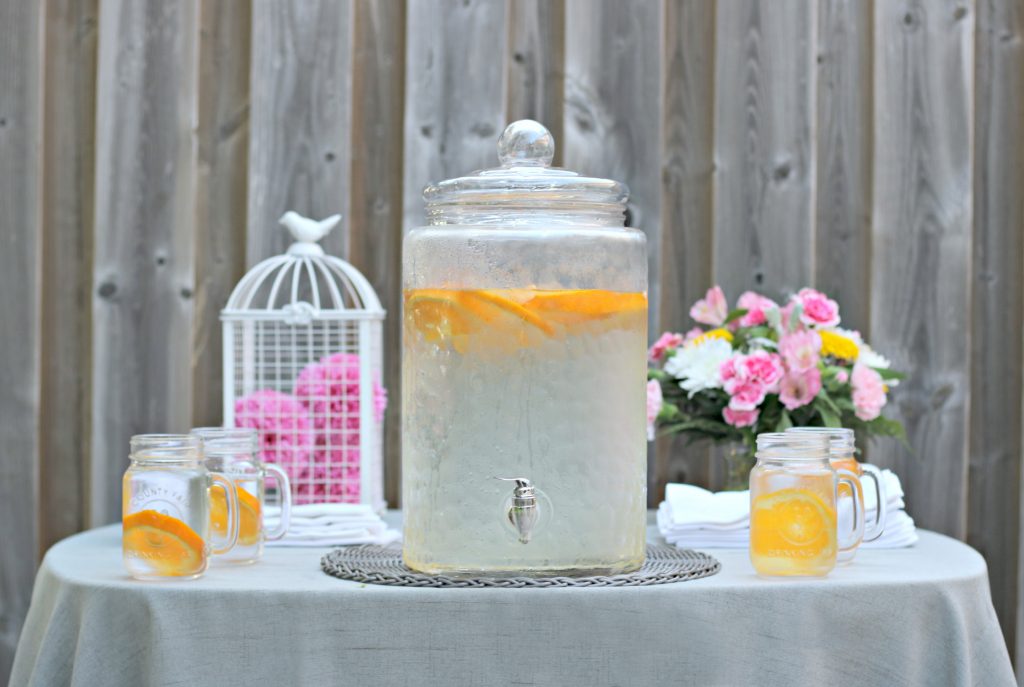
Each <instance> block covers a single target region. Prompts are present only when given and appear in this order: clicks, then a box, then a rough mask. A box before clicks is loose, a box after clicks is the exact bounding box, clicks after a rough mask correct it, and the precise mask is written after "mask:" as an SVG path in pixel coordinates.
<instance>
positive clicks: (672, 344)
mask: <svg viewBox="0 0 1024 687" xmlns="http://www.w3.org/2000/svg"><path fill="white" fill-rule="evenodd" d="M685 340H686V339H685V337H684V336H683V335H682V334H673V333H672V332H665V333H664V334H662V335H661V336H659V337H658V340H657V341H655V342H654V345H653V346H651V350H649V351H647V357H648V358H649V359H650V361H651V362H653V363H660V362H661V361H662V360H663V359H664V358H665V353H667V352H668V351H669V350H671V349H673V348H679V347H680V346H682V345H683V342H684V341H685Z"/></svg>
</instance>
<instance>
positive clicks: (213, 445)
mask: <svg viewBox="0 0 1024 687" xmlns="http://www.w3.org/2000/svg"><path fill="white" fill-rule="evenodd" d="M191 434H192V435H193V436H196V437H199V438H200V439H202V442H203V453H204V455H206V456H207V457H210V456H221V455H236V454H239V453H256V449H257V448H258V446H259V439H258V436H257V434H256V430H255V429H252V428H249V427H193V428H192V432H191Z"/></svg>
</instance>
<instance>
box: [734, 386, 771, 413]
mask: <svg viewBox="0 0 1024 687" xmlns="http://www.w3.org/2000/svg"><path fill="white" fill-rule="evenodd" d="M767 395H768V389H767V387H765V385H764V384H761V383H760V382H757V381H749V380H748V381H747V382H745V383H743V384H741V385H739V386H736V387H734V391H733V393H732V397H731V398H730V399H729V407H730V408H732V409H733V410H755V409H756V408H757V407H758V406H759V405H761V404H762V403H763V402H764V397H765V396H767Z"/></svg>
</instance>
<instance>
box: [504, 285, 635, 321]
mask: <svg viewBox="0 0 1024 687" xmlns="http://www.w3.org/2000/svg"><path fill="white" fill-rule="evenodd" d="M523 307H525V308H527V309H528V310H530V311H532V312H535V313H537V314H538V315H539V316H541V317H543V318H544V319H545V320H547V321H550V322H557V323H559V324H560V325H563V326H565V327H571V326H572V325H578V324H583V323H587V322H596V321H604V320H610V319H611V318H616V319H615V320H613V322H620V324H623V325H624V324H625V321H626V320H628V318H629V317H630V316H631V315H643V313H644V312H645V311H646V309H647V297H646V296H645V295H644V294H643V293H619V292H617V291H605V290H602V289H580V290H567V291H538V292H536V294H535V295H534V297H533V298H531V299H530V300H528V301H526V302H525V303H524V304H523Z"/></svg>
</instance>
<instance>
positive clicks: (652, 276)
mask: <svg viewBox="0 0 1024 687" xmlns="http://www.w3.org/2000/svg"><path fill="white" fill-rule="evenodd" d="M663 11H664V7H663V3H662V1H661V0H644V1H643V2H639V3H623V2H618V1H617V0H597V1H595V2H591V1H590V0H568V1H567V2H566V6H565V17H566V27H567V29H566V39H565V125H564V126H565V135H564V139H565V142H564V143H563V144H562V148H563V150H564V160H565V165H566V167H569V168H571V169H573V170H575V171H578V172H582V173H584V174H590V175H594V176H601V177H608V178H611V179H616V180H618V181H624V182H626V184H627V185H628V186H629V190H630V197H629V205H628V214H629V217H628V220H629V223H630V226H633V227H636V228H638V229H641V230H643V232H644V233H645V234H647V254H648V256H649V261H648V274H649V287H648V301H649V303H650V319H649V322H650V331H651V332H654V331H656V330H657V329H658V324H659V323H658V308H659V304H660V294H661V287H660V283H659V277H660V258H659V255H660V251H661V234H662V231H661V173H660V171H659V170H658V167H657V165H656V164H652V161H655V160H659V159H661V150H662V136H661V111H662V109H661V108H662V102H663V99H662V78H661V55H662V50H663V47H662V46H663V43H664V41H663V36H662V34H663V33H664V32H663V31H662V26H663V24H662V22H663Z"/></svg>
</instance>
